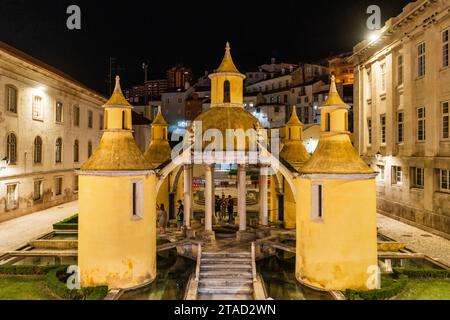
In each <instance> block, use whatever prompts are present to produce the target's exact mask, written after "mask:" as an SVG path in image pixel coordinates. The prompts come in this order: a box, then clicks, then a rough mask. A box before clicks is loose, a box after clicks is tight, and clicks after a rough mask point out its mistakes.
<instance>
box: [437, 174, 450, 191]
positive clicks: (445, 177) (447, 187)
mask: <svg viewBox="0 0 450 320" xmlns="http://www.w3.org/2000/svg"><path fill="white" fill-rule="evenodd" d="M439 190H440V191H442V192H450V170H439Z"/></svg>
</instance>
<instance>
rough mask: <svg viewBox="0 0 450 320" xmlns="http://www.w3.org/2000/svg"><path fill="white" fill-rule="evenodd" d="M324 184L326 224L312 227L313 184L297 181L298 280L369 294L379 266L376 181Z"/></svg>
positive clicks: (327, 181)
mask: <svg viewBox="0 0 450 320" xmlns="http://www.w3.org/2000/svg"><path fill="white" fill-rule="evenodd" d="M313 181H321V182H323V183H324V198H323V203H324V217H323V222H312V221H311V216H310V214H311V209H310V208H311V180H309V179H301V178H297V179H296V181H295V183H296V187H297V190H301V192H299V193H298V201H297V212H298V214H297V254H296V277H297V279H298V280H301V281H304V282H306V283H309V284H311V285H313V286H316V287H321V288H325V289H327V290H344V289H356V290H367V286H366V282H367V280H368V276H369V275H368V274H367V271H368V268H369V267H370V266H377V224H376V188H375V180H374V179H370V180H313Z"/></svg>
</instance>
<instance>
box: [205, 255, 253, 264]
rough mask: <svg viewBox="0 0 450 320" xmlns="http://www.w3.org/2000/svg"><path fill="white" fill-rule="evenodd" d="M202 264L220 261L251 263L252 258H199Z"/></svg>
mask: <svg viewBox="0 0 450 320" xmlns="http://www.w3.org/2000/svg"><path fill="white" fill-rule="evenodd" d="M201 262H202V265H203V264H221V263H225V264H226V263H229V264H250V265H251V264H252V259H250V258H215V257H214V258H213V257H211V258H202V260H201Z"/></svg>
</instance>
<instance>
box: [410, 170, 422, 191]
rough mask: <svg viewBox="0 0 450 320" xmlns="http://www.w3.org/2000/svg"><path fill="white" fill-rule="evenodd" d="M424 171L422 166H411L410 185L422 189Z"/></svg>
mask: <svg viewBox="0 0 450 320" xmlns="http://www.w3.org/2000/svg"><path fill="white" fill-rule="evenodd" d="M424 173H425V170H424V169H423V168H411V178H412V180H411V181H412V187H413V188H419V189H423V187H424Z"/></svg>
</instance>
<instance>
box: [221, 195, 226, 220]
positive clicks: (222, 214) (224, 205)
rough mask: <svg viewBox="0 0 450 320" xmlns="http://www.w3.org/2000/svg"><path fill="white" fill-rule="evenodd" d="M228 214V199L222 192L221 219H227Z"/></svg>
mask: <svg viewBox="0 0 450 320" xmlns="http://www.w3.org/2000/svg"><path fill="white" fill-rule="evenodd" d="M226 214H227V199H226V198H225V195H224V194H222V199H221V201H220V219H221V220H222V221H225V216H226Z"/></svg>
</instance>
